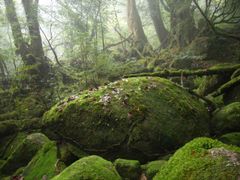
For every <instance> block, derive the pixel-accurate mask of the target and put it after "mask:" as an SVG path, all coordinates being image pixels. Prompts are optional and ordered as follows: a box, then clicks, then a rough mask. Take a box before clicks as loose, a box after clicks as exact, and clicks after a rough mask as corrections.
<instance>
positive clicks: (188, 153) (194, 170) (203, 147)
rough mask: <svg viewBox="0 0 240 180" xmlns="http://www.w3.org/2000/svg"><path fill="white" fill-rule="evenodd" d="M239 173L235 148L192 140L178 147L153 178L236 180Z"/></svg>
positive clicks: (239, 161)
mask: <svg viewBox="0 0 240 180" xmlns="http://www.w3.org/2000/svg"><path fill="white" fill-rule="evenodd" d="M239 174H240V148H239V147H237V146H230V145H226V144H223V143H222V142H220V141H217V140H213V139H210V138H196V139H194V140H193V141H191V142H189V143H187V144H186V145H185V146H183V147H182V148H180V149H179V150H178V151H177V152H176V153H175V154H174V155H173V157H172V158H170V160H169V161H168V162H167V163H166V164H165V165H163V166H162V168H161V170H160V171H159V173H158V174H157V175H156V176H155V177H154V178H153V179H154V180H159V179H168V180H175V179H181V180H190V179H194V180H203V179H204V180H212V179H227V180H236V179H238V178H239Z"/></svg>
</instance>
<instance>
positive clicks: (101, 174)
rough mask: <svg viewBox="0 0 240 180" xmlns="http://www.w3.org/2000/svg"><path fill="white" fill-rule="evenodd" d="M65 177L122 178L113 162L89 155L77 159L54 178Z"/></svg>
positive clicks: (73, 178) (100, 179)
mask: <svg viewBox="0 0 240 180" xmlns="http://www.w3.org/2000/svg"><path fill="white" fill-rule="evenodd" d="M63 179H64V180H79V179H91V180H120V179H121V177H120V176H119V174H118V173H117V171H116V170H115V168H114V166H113V164H112V163H111V162H109V161H107V160H105V159H103V158H101V157H99V156H88V157H84V158H82V159H80V160H78V161H76V162H75V163H73V164H72V165H71V166H69V167H67V168H66V169H65V170H64V171H63V172H62V173H61V174H59V175H58V176H56V177H54V178H53V179H52V180H63Z"/></svg>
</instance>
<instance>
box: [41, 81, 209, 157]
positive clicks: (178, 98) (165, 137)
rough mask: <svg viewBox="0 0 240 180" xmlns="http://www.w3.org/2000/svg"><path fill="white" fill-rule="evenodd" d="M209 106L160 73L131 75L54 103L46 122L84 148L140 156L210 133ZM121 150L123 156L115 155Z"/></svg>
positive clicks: (44, 119) (45, 125) (161, 150)
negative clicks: (157, 76)
mask: <svg viewBox="0 0 240 180" xmlns="http://www.w3.org/2000/svg"><path fill="white" fill-rule="evenodd" d="M208 123H209V116H208V112H207V110H206V109H205V107H204V106H203V104H202V103H200V102H199V101H198V100H197V99H196V98H195V97H193V96H192V95H190V94H189V93H188V92H187V91H185V90H183V89H182V88H181V87H179V86H178V85H176V84H174V83H172V82H171V81H169V80H166V79H162V78H145V77H142V78H129V79H123V80H121V81H117V82H114V83H111V84H109V85H108V86H104V87H100V88H99V89H98V90H95V91H85V92H82V93H81V94H80V95H79V96H72V97H69V98H67V99H66V100H64V101H62V102H60V103H58V104H57V105H55V106H54V107H53V108H52V109H51V110H50V111H49V112H47V113H45V115H44V117H43V125H44V128H45V129H47V130H48V131H50V132H56V134H58V135H60V136H61V137H62V138H65V139H68V140H72V141H73V142H75V143H77V144H78V145H79V146H80V147H82V149H83V150H84V151H87V152H92V153H98V154H100V153H103V154H104V155H107V157H109V156H112V158H116V157H121V158H126V159H141V158H143V157H150V156H152V155H157V154H162V153H165V152H169V151H170V150H173V149H176V148H178V147H179V146H181V145H183V144H184V143H186V142H188V141H189V140H191V139H193V138H194V137H198V136H203V135H207V134H208V131H209V130H208V125H209V124H208ZM120 154H121V156H119V155H120Z"/></svg>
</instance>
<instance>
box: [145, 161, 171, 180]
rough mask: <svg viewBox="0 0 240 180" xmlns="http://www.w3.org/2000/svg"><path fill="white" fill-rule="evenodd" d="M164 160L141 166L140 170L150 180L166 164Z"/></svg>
mask: <svg viewBox="0 0 240 180" xmlns="http://www.w3.org/2000/svg"><path fill="white" fill-rule="evenodd" d="M166 163H167V161H165V160H156V161H151V162H149V163H147V164H145V165H142V169H143V171H144V173H145V175H146V177H147V178H148V179H152V178H153V177H154V176H155V175H156V174H157V173H158V172H159V171H160V169H161V167H162V166H163V165H164V164H166Z"/></svg>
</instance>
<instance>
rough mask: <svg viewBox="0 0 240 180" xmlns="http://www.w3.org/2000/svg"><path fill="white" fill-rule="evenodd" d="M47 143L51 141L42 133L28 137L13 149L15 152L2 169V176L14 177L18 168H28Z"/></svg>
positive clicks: (10, 155)
mask: <svg viewBox="0 0 240 180" xmlns="http://www.w3.org/2000/svg"><path fill="white" fill-rule="evenodd" d="M47 142H49V139H48V138H47V137H46V136H45V135H43V134H41V133H34V134H30V135H28V136H27V137H26V138H25V139H24V140H22V141H21V142H20V143H19V144H17V146H16V147H13V148H14V150H12V152H11V154H9V156H8V158H7V159H6V162H5V163H4V164H3V165H2V167H1V174H3V175H12V174H13V173H14V172H15V171H16V170H17V169H18V168H21V167H23V166H26V165H27V164H28V162H29V161H30V160H31V159H32V158H33V156H34V155H35V154H36V153H37V152H38V150H40V149H41V148H42V147H43V145H44V144H46V143H47Z"/></svg>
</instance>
